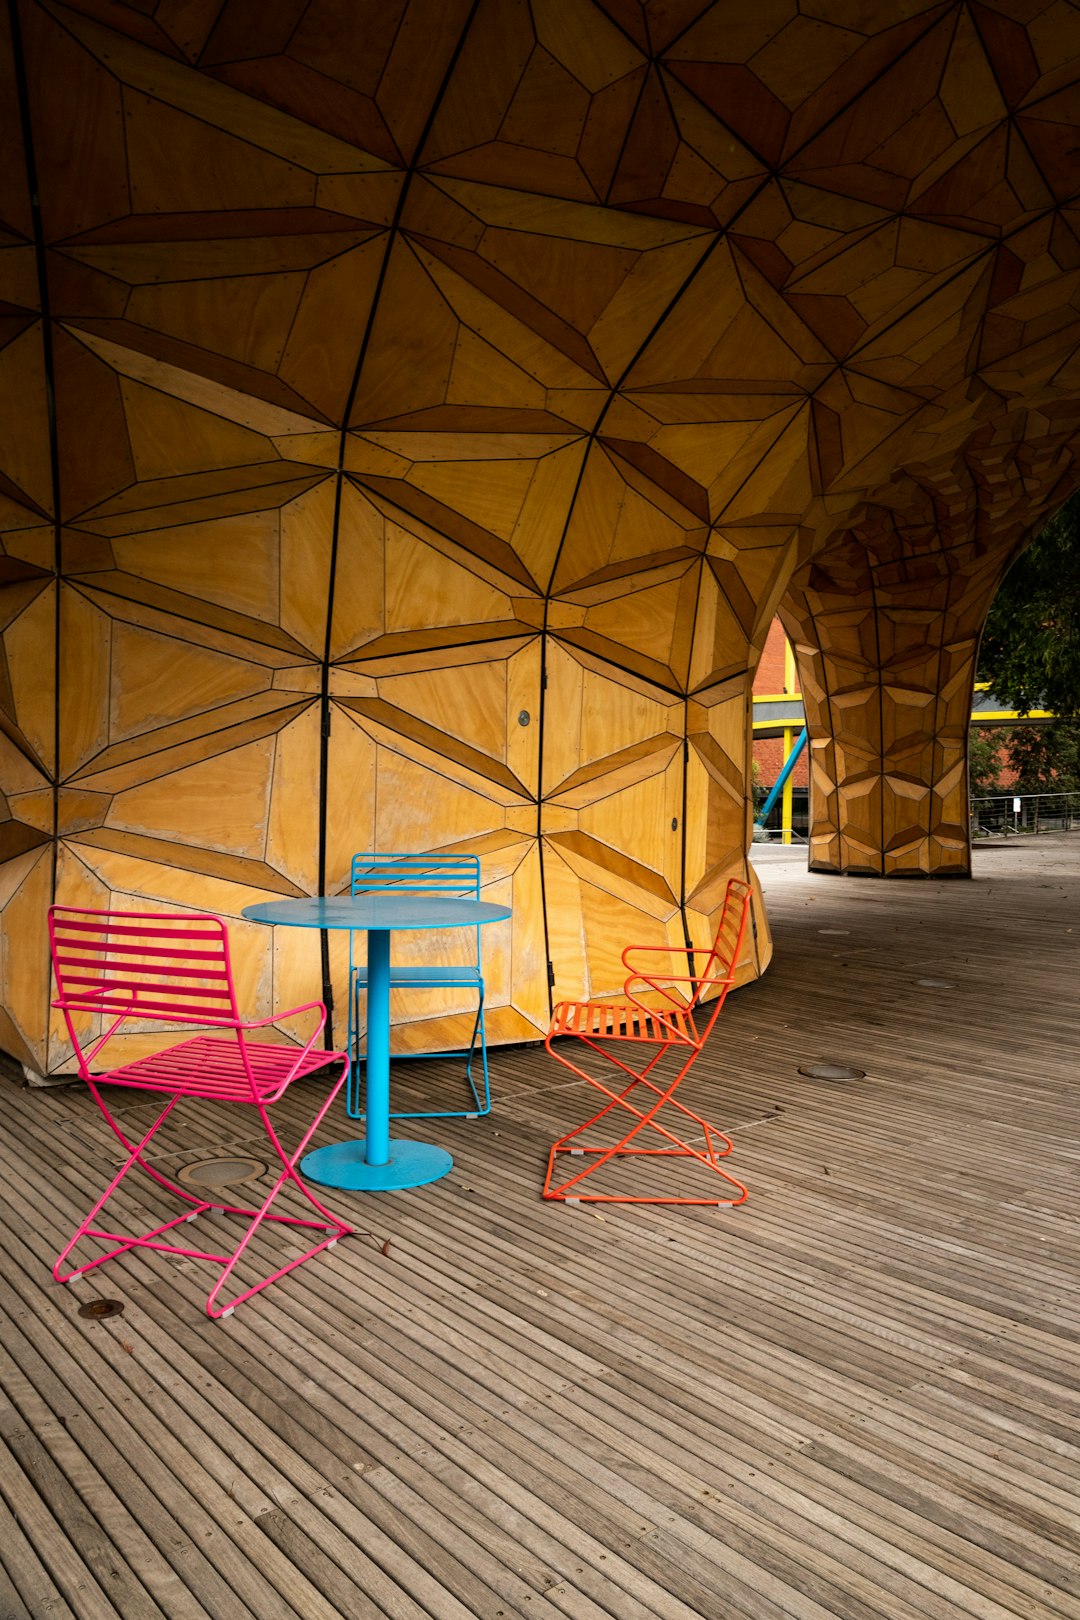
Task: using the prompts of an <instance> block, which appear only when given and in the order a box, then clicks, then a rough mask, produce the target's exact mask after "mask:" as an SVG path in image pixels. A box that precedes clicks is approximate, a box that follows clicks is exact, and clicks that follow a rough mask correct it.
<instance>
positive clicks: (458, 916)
mask: <svg viewBox="0 0 1080 1620" xmlns="http://www.w3.org/2000/svg"><path fill="white" fill-rule="evenodd" d="M242 915H243V916H245V917H247V918H248V919H249V920H250V921H252V922H264V923H276V924H277V925H278V926H279V927H284V928H347V929H349V930H350V931H351V932H353V933H366V934H367V965H368V982H367V996H368V1030H367V1074H366V1081H367V1084H366V1099H365V1100H366V1105H367V1107H366V1115H367V1119H366V1133H367V1134H366V1136H365V1138H364V1140H363V1141H362V1142H335V1143H334V1144H332V1146H330V1147H323V1148H316V1149H315V1151H314V1152H313V1153H308V1154H306V1155H305V1157H304V1158H303V1159H301V1161H300V1169H301V1170H302V1171H303V1173H304V1175H305V1176H309V1177H310V1178H311V1180H312V1181H317V1182H319V1183H320V1185H322V1186H324V1187H341V1188H346V1189H348V1190H350V1191H356V1190H359V1191H362V1192H388V1191H390V1190H391V1189H393V1188H397V1187H421V1186H423V1185H424V1183H425V1182H428V1181H438V1179H439V1177H440V1176H445V1175H446V1174H447V1172H448V1171H449V1170H450V1169H451V1168H452V1166H453V1163H454V1161H453V1159H452V1158H451V1157H450V1155H449V1153H446V1152H445V1151H444V1150H443V1149H442V1148H439V1147H431V1146H430V1145H429V1144H428V1143H426V1142H410V1141H407V1140H404V1139H402V1138H395V1139H394V1140H393V1141H391V1139H390V935H391V933H392V932H393V930H394V929H396V928H406V929H417V928H479V927H482V926H483V924H484V923H491V922H503V921H505V919H506V918H507V917H509V915H510V908H509V906H497V905H494V904H492V903H491V902H490V901H487V900H449V899H442V898H441V897H439V896H436V895H432V896H430V897H429V896H426V895H417V894H408V895H406V894H357V895H347V894H343V895H335V896H323V897H322V898H319V899H314V900H269V901H265V902H264V903H262V904H260V905H257V906H245V907H244V910H243V913H242Z"/></svg>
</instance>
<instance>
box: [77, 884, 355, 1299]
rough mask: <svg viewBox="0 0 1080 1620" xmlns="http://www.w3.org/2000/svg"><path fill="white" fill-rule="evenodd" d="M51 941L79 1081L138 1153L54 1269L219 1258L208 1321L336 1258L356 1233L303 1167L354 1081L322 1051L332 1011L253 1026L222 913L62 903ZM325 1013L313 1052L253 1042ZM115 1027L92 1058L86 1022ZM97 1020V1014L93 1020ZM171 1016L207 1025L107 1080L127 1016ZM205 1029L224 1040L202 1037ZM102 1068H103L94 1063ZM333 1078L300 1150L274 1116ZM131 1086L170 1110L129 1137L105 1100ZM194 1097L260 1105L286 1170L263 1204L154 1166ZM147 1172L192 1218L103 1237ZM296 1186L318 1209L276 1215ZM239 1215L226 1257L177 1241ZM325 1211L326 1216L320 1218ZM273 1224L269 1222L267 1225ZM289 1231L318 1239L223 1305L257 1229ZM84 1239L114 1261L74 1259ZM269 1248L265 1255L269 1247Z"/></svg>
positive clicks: (126, 1148)
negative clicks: (315, 1080) (202, 1192)
mask: <svg viewBox="0 0 1080 1620" xmlns="http://www.w3.org/2000/svg"><path fill="white" fill-rule="evenodd" d="M49 937H50V940H51V943H52V957H53V968H54V971H55V974H56V986H57V990H58V991H59V996H58V998H57V1000H56V1001H54V1003H53V1006H54V1007H58V1008H60V1010H61V1011H62V1012H63V1014H64V1018H65V1020H66V1022H67V1027H68V1034H69V1035H70V1037H71V1044H72V1046H73V1047H74V1050H75V1057H76V1060H77V1062H78V1065H79V1073H80V1075H81V1076H82V1078H83V1079H84V1080H85V1081H86V1083H87V1085H88V1086H89V1087H90V1090H91V1092H92V1093H93V1096H94V1099H95V1101H96V1102H97V1105H98V1107H99V1108H100V1109H101V1112H102V1113H103V1114H104V1116H105V1119H106V1121H107V1122H108V1124H109V1126H110V1128H111V1129H112V1131H113V1133H114V1135H115V1136H116V1137H117V1139H118V1141H119V1143H120V1146H121V1148H122V1149H123V1152H124V1154H125V1155H126V1157H125V1159H124V1162H123V1164H122V1165H121V1168H120V1169H119V1170H118V1171H117V1173H116V1174H115V1175H114V1176H113V1177H112V1180H111V1181H110V1182H109V1184H108V1186H107V1187H106V1188H105V1191H104V1192H103V1193H102V1194H101V1196H100V1198H98V1199H97V1200H96V1202H95V1203H94V1205H93V1207H92V1208H91V1210H90V1211H89V1213H88V1214H87V1216H86V1217H85V1219H84V1220H82V1221H81V1222H80V1223H79V1225H78V1227H77V1228H76V1230H75V1233H74V1236H73V1237H72V1238H71V1239H70V1241H69V1242H68V1243H67V1244H65V1246H64V1248H63V1250H62V1251H61V1253H60V1256H59V1258H58V1259H57V1261H56V1264H55V1266H54V1267H53V1276H54V1277H55V1278H56V1280H57V1282H70V1281H71V1279H72V1278H73V1277H78V1276H81V1275H82V1274H83V1273H84V1272H87V1271H92V1270H93V1269H94V1268H95V1267H96V1266H100V1265H104V1263H105V1262H106V1261H107V1260H112V1259H114V1258H115V1257H116V1256H117V1255H122V1254H127V1253H128V1252H129V1250H131V1249H134V1248H146V1249H158V1250H160V1251H162V1252H163V1253H165V1254H175V1255H181V1256H183V1257H185V1258H189V1259H194V1260H209V1261H212V1262H214V1263H215V1264H216V1265H218V1266H219V1267H220V1268H221V1271H220V1275H219V1276H218V1279H217V1281H216V1282H215V1284H214V1286H213V1288H212V1289H211V1290H210V1293H209V1295H208V1297H207V1301H206V1311H207V1315H209V1316H213V1317H217V1316H230V1315H231V1314H232V1312H233V1311H234V1310H235V1308H236V1306H237V1305H240V1304H242V1303H243V1302H244V1300H246V1299H250V1298H251V1296H252V1294H257V1293H258V1292H259V1291H260V1289H263V1288H265V1287H266V1286H267V1284H268V1283H272V1282H276V1281H277V1279H278V1278H279V1277H284V1276H285V1275H286V1273H287V1272H289V1271H292V1270H293V1269H294V1268H295V1267H296V1266H298V1265H300V1264H302V1262H303V1261H305V1260H310V1259H311V1258H312V1257H313V1256H314V1255H317V1254H321V1253H322V1251H323V1250H324V1249H332V1248H333V1247H334V1245H335V1243H337V1241H338V1239H339V1238H342V1237H345V1236H346V1235H347V1234H348V1233H349V1232H351V1231H352V1227H350V1226H349V1225H348V1224H347V1223H346V1222H345V1221H342V1220H339V1219H338V1217H337V1216H336V1215H334V1214H333V1213H332V1212H331V1211H330V1210H328V1209H327V1208H326V1206H325V1204H322V1203H320V1201H319V1199H317V1198H316V1197H315V1195H314V1193H313V1192H312V1191H311V1189H310V1187H308V1186H307V1185H306V1183H305V1182H304V1181H302V1180H301V1178H300V1176H299V1175H298V1173H297V1169H296V1167H297V1165H298V1164H299V1162H300V1159H301V1158H302V1156H303V1154H304V1150H305V1149H306V1147H307V1144H308V1142H309V1141H310V1139H311V1137H312V1135H313V1134H314V1131H315V1129H316V1127H317V1126H318V1124H319V1122H320V1120H321V1119H322V1117H323V1115H324V1114H325V1113H326V1111H327V1109H328V1108H329V1107H330V1104H331V1103H332V1102H333V1100H334V1098H335V1097H336V1096H337V1094H338V1092H339V1091H340V1089H341V1087H342V1085H343V1084H344V1082H345V1076H346V1073H347V1072H348V1068H349V1059H348V1055H347V1054H346V1053H345V1052H328V1051H325V1050H323V1048H322V1047H318V1046H316V1044H315V1043H316V1040H317V1038H318V1036H319V1033H320V1031H321V1030H322V1027H323V1025H324V1023H325V1022H326V1008H325V1007H324V1006H323V1004H322V1002H321V1001H312V1002H307V1003H306V1004H305V1005H304V1006H302V1007H293V1008H290V1010H289V1011H288V1012H280V1013H275V1014H274V1015H273V1017H272V1018H260V1019H256V1020H254V1021H247V1022H245V1021H244V1020H243V1019H241V1017H240V1013H239V1009H238V1007H237V1000H236V987H235V983H234V980H233V971H232V964H231V961H230V957H229V938H228V933H227V931H226V927H225V924H224V922H223V921H222V920H221V918H220V917H214V916H211V915H210V914H209V913H203V912H198V913H194V914H184V913H177V912H154V911H87V910H82V909H79V908H77V907H74V906H53V907H52V908H51V910H50V912H49ZM301 1013H314V1014H315V1015H316V1016H315V1020H314V1022H315V1027H314V1029H313V1030H312V1032H311V1034H310V1035H309V1036H308V1038H307V1040H306V1041H305V1042H304V1044H303V1045H300V1044H299V1043H298V1044H296V1045H290V1044H286V1043H285V1042H282V1041H265V1040H261V1039H259V1037H258V1034H256V1036H255V1039H250V1038H249V1036H250V1035H251V1034H252V1032H260V1031H263V1030H265V1029H266V1028H267V1027H268V1026H270V1025H272V1024H276V1023H280V1022H281V1021H282V1020H283V1019H287V1018H293V1017H295V1016H297V1015H299V1014H301ZM79 1015H83V1019H84V1021H91V1022H92V1023H93V1024H95V1025H104V1028H103V1029H101V1032H100V1033H98V1034H97V1037H96V1039H92V1043H91V1044H90V1046H89V1050H84V1046H83V1042H82V1040H81V1039H80V1035H79V1030H78V1027H77V1023H76V1020H77V1019H78V1018H79ZM85 1015H90V1018H89V1020H85ZM129 1019H133V1020H137V1021H138V1023H140V1024H141V1023H142V1022H143V1021H144V1020H158V1021H163V1022H166V1023H170V1024H174V1025H179V1026H184V1025H187V1026H189V1027H190V1026H194V1027H195V1028H196V1029H198V1030H199V1031H200V1033H199V1034H197V1035H195V1036H194V1038H192V1039H189V1040H186V1041H181V1042H180V1043H179V1044H174V1045H172V1046H169V1047H168V1048H167V1049H166V1050H165V1051H163V1052H154V1053H152V1054H151V1055H149V1056H146V1057H141V1058H136V1059H135V1060H134V1061H133V1062H129V1063H124V1064H121V1065H120V1066H119V1067H117V1068H112V1069H108V1070H106V1071H104V1072H101V1070H100V1068H99V1065H98V1062H97V1059H98V1057H99V1054H100V1053H101V1051H102V1049H103V1048H104V1047H105V1046H106V1045H107V1043H108V1042H109V1041H110V1040H111V1039H112V1037H113V1036H114V1035H115V1034H116V1033H117V1031H118V1030H119V1029H120V1027H121V1025H123V1024H124V1023H125V1022H126V1021H127V1020H129ZM205 1029H212V1030H216V1031H217V1032H218V1033H217V1034H214V1035H208V1034H204V1033H201V1032H202V1031H203V1030H205ZM92 1065H93V1067H91V1066H92ZM327 1068H329V1069H330V1071H331V1072H330V1078H329V1079H328V1080H327V1081H326V1082H325V1084H322V1085H320V1086H319V1087H318V1089H317V1090H315V1091H314V1094H313V1095H312V1096H309V1098H308V1099H307V1101H308V1103H309V1105H310V1107H311V1108H312V1109H313V1110H314V1117H313V1118H310V1117H309V1119H308V1122H307V1123H306V1125H304V1126H303V1134H302V1136H301V1139H300V1142H299V1143H298V1144H297V1145H296V1146H294V1148H293V1150H292V1152H291V1153H290V1152H287V1151H286V1149H285V1147H284V1146H283V1144H282V1142H281V1140H280V1138H279V1137H278V1134H277V1132H276V1131H275V1129H274V1126H273V1124H272V1123H271V1121H270V1116H269V1113H268V1109H269V1108H270V1106H271V1105H272V1104H273V1103H276V1102H277V1101H278V1100H279V1099H280V1098H281V1097H283V1096H284V1094H285V1092H286V1090H287V1089H288V1087H289V1086H290V1085H292V1083H293V1081H295V1080H300V1079H302V1078H303V1077H304V1076H306V1075H310V1074H314V1073H317V1072H318V1071H319V1070H324V1069H327ZM104 1085H108V1086H132V1087H135V1088H137V1089H138V1090H140V1091H146V1092H150V1093H153V1092H158V1093H159V1094H160V1095H161V1102H162V1106H161V1112H160V1113H159V1114H158V1116H157V1118H156V1119H155V1120H154V1122H153V1124H152V1125H151V1126H150V1128H149V1130H147V1131H145V1132H143V1130H142V1127H141V1125H140V1127H139V1128H138V1130H133V1131H130V1132H129V1131H128V1130H127V1129H125V1126H124V1124H123V1121H122V1120H117V1119H116V1118H114V1116H113V1114H112V1113H111V1112H110V1111H109V1108H108V1106H107V1105H106V1102H105V1099H104V1097H103V1096H102V1093H101V1089H100V1088H101V1087H102V1086H104ZM185 1098H194V1099H196V1100H197V1101H199V1102H207V1101H212V1102H213V1101H216V1102H226V1103H247V1104H248V1105H250V1106H251V1107H253V1108H255V1109H256V1110H257V1112H258V1115H259V1117H260V1119H261V1121H262V1125H263V1128H264V1130H265V1132H266V1142H267V1146H268V1147H269V1148H271V1149H272V1150H273V1156H274V1159H275V1160H276V1161H277V1174H276V1176H275V1177H274V1180H273V1183H272V1185H271V1187H270V1189H269V1191H268V1192H267V1193H266V1195H265V1197H264V1198H263V1199H262V1202H261V1203H260V1204H259V1206H258V1207H257V1208H250V1207H246V1206H237V1205H235V1204H229V1203H225V1202H222V1201H219V1200H212V1199H208V1198H198V1197H194V1196H193V1195H192V1194H191V1193H190V1192H189V1191H188V1190H187V1189H186V1188H184V1187H182V1186H181V1185H180V1184H179V1182H177V1181H176V1180H174V1179H173V1178H172V1177H171V1176H169V1175H167V1174H165V1172H164V1171H163V1170H162V1168H161V1167H160V1165H155V1164H153V1163H152V1162H151V1161H150V1159H149V1158H148V1157H147V1155H148V1154H149V1152H150V1150H151V1145H152V1143H153V1140H154V1137H155V1135H156V1133H157V1131H158V1130H159V1129H160V1127H161V1126H162V1125H164V1124H165V1122H166V1120H167V1119H169V1117H170V1115H171V1114H172V1112H173V1110H174V1108H175V1107H176V1105H177V1103H179V1102H181V1101H182V1100H183V1099H185ZM135 1169H139V1170H142V1171H144V1172H145V1174H146V1175H147V1176H148V1177H150V1179H151V1180H152V1181H154V1182H156V1183H157V1185H158V1187H159V1188H162V1189H163V1190H164V1191H166V1192H168V1193H172V1194H174V1195H175V1196H176V1197H177V1198H178V1199H179V1200H180V1202H181V1206H182V1208H181V1213H180V1214H179V1215H177V1216H175V1217H174V1218H173V1219H172V1220H166V1221H164V1222H163V1223H162V1224H161V1225H159V1226H155V1227H154V1228H153V1230H152V1231H148V1232H144V1233H142V1234H140V1235H139V1236H135V1237H130V1236H127V1235H125V1234H123V1233H121V1232H116V1231H112V1230H110V1229H109V1228H102V1227H99V1226H98V1225H97V1224H96V1221H97V1217H98V1215H99V1214H100V1212H101V1211H102V1209H103V1208H104V1206H105V1205H106V1204H107V1203H108V1201H109V1199H110V1198H111V1197H112V1195H113V1194H114V1193H115V1192H116V1190H117V1189H118V1188H119V1187H120V1185H121V1183H122V1182H124V1181H125V1178H126V1177H127V1175H128V1172H129V1171H131V1170H135ZM287 1188H291V1189H292V1191H293V1193H294V1194H296V1195H297V1196H298V1197H299V1198H301V1199H303V1200H305V1201H306V1205H307V1206H308V1208H309V1213H308V1214H307V1215H279V1214H277V1213H276V1211H275V1212H273V1213H272V1212H271V1206H272V1205H273V1204H274V1202H275V1200H276V1198H277V1196H278V1194H279V1193H280V1192H282V1191H284V1190H285V1189H287ZM211 1210H212V1211H215V1212H218V1213H222V1214H226V1215H236V1216H239V1217H240V1218H241V1220H242V1222H243V1226H242V1230H241V1233H240V1240H239V1242H238V1243H237V1244H236V1245H235V1246H234V1247H232V1248H230V1249H227V1250H226V1251H225V1252H224V1253H221V1252H219V1251H208V1250H206V1249H200V1248H193V1247H190V1246H188V1245H187V1244H185V1243H174V1242H172V1241H170V1239H171V1237H173V1236H178V1235H179V1234H178V1233H177V1232H176V1228H177V1227H178V1226H181V1225H183V1224H184V1223H185V1222H188V1221H193V1220H195V1218H196V1216H198V1215H202V1214H205V1213H206V1212H208V1211H211ZM312 1215H314V1216H315V1217H316V1218H314V1219H313V1218H312ZM264 1223H265V1224H264ZM286 1230H287V1231H288V1232H289V1234H290V1235H291V1236H292V1238H293V1240H294V1241H295V1240H296V1239H300V1240H301V1241H303V1242H310V1241H311V1240H312V1239H317V1240H318V1241H317V1242H315V1243H314V1244H313V1246H312V1247H310V1248H304V1249H303V1251H302V1252H301V1253H300V1254H295V1253H294V1254H292V1255H291V1256H290V1257H289V1258H288V1259H287V1260H286V1261H285V1264H283V1265H280V1266H278V1267H277V1269H276V1270H274V1271H272V1272H271V1273H270V1274H269V1276H264V1277H262V1278H260V1280H259V1281H257V1282H255V1283H254V1284H253V1285H252V1286H250V1287H247V1288H243V1289H242V1290H241V1291H240V1292H239V1293H233V1295H232V1297H231V1299H229V1300H228V1301H225V1300H219V1298H218V1296H219V1294H220V1293H221V1291H222V1289H223V1288H224V1287H225V1284H226V1283H227V1282H229V1280H230V1278H231V1277H232V1275H233V1270H234V1268H235V1266H236V1264H237V1262H238V1261H239V1260H240V1259H241V1257H242V1256H243V1255H245V1253H247V1254H248V1255H249V1256H251V1257H253V1256H254V1254H255V1249H254V1248H253V1249H249V1245H250V1244H251V1242H252V1239H253V1238H254V1237H255V1235H256V1233H261V1234H262V1235H263V1236H266V1237H269V1236H270V1234H271V1233H274V1232H277V1233H282V1234H283V1233H284V1232H285V1231H286ZM233 1235H234V1236H235V1234H233ZM83 1238H89V1239H92V1240H94V1242H95V1243H97V1244H101V1243H104V1244H108V1245H111V1246H110V1247H109V1248H108V1249H107V1251H106V1252H105V1253H104V1254H96V1255H94V1257H93V1258H91V1259H88V1260H86V1261H84V1262H83V1263H82V1264H79V1265H75V1264H71V1263H69V1262H68V1256H69V1254H71V1251H72V1250H73V1249H74V1248H75V1247H76V1245H77V1244H78V1243H80V1241H81V1240H82V1239H83ZM256 1247H257V1246H256Z"/></svg>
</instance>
